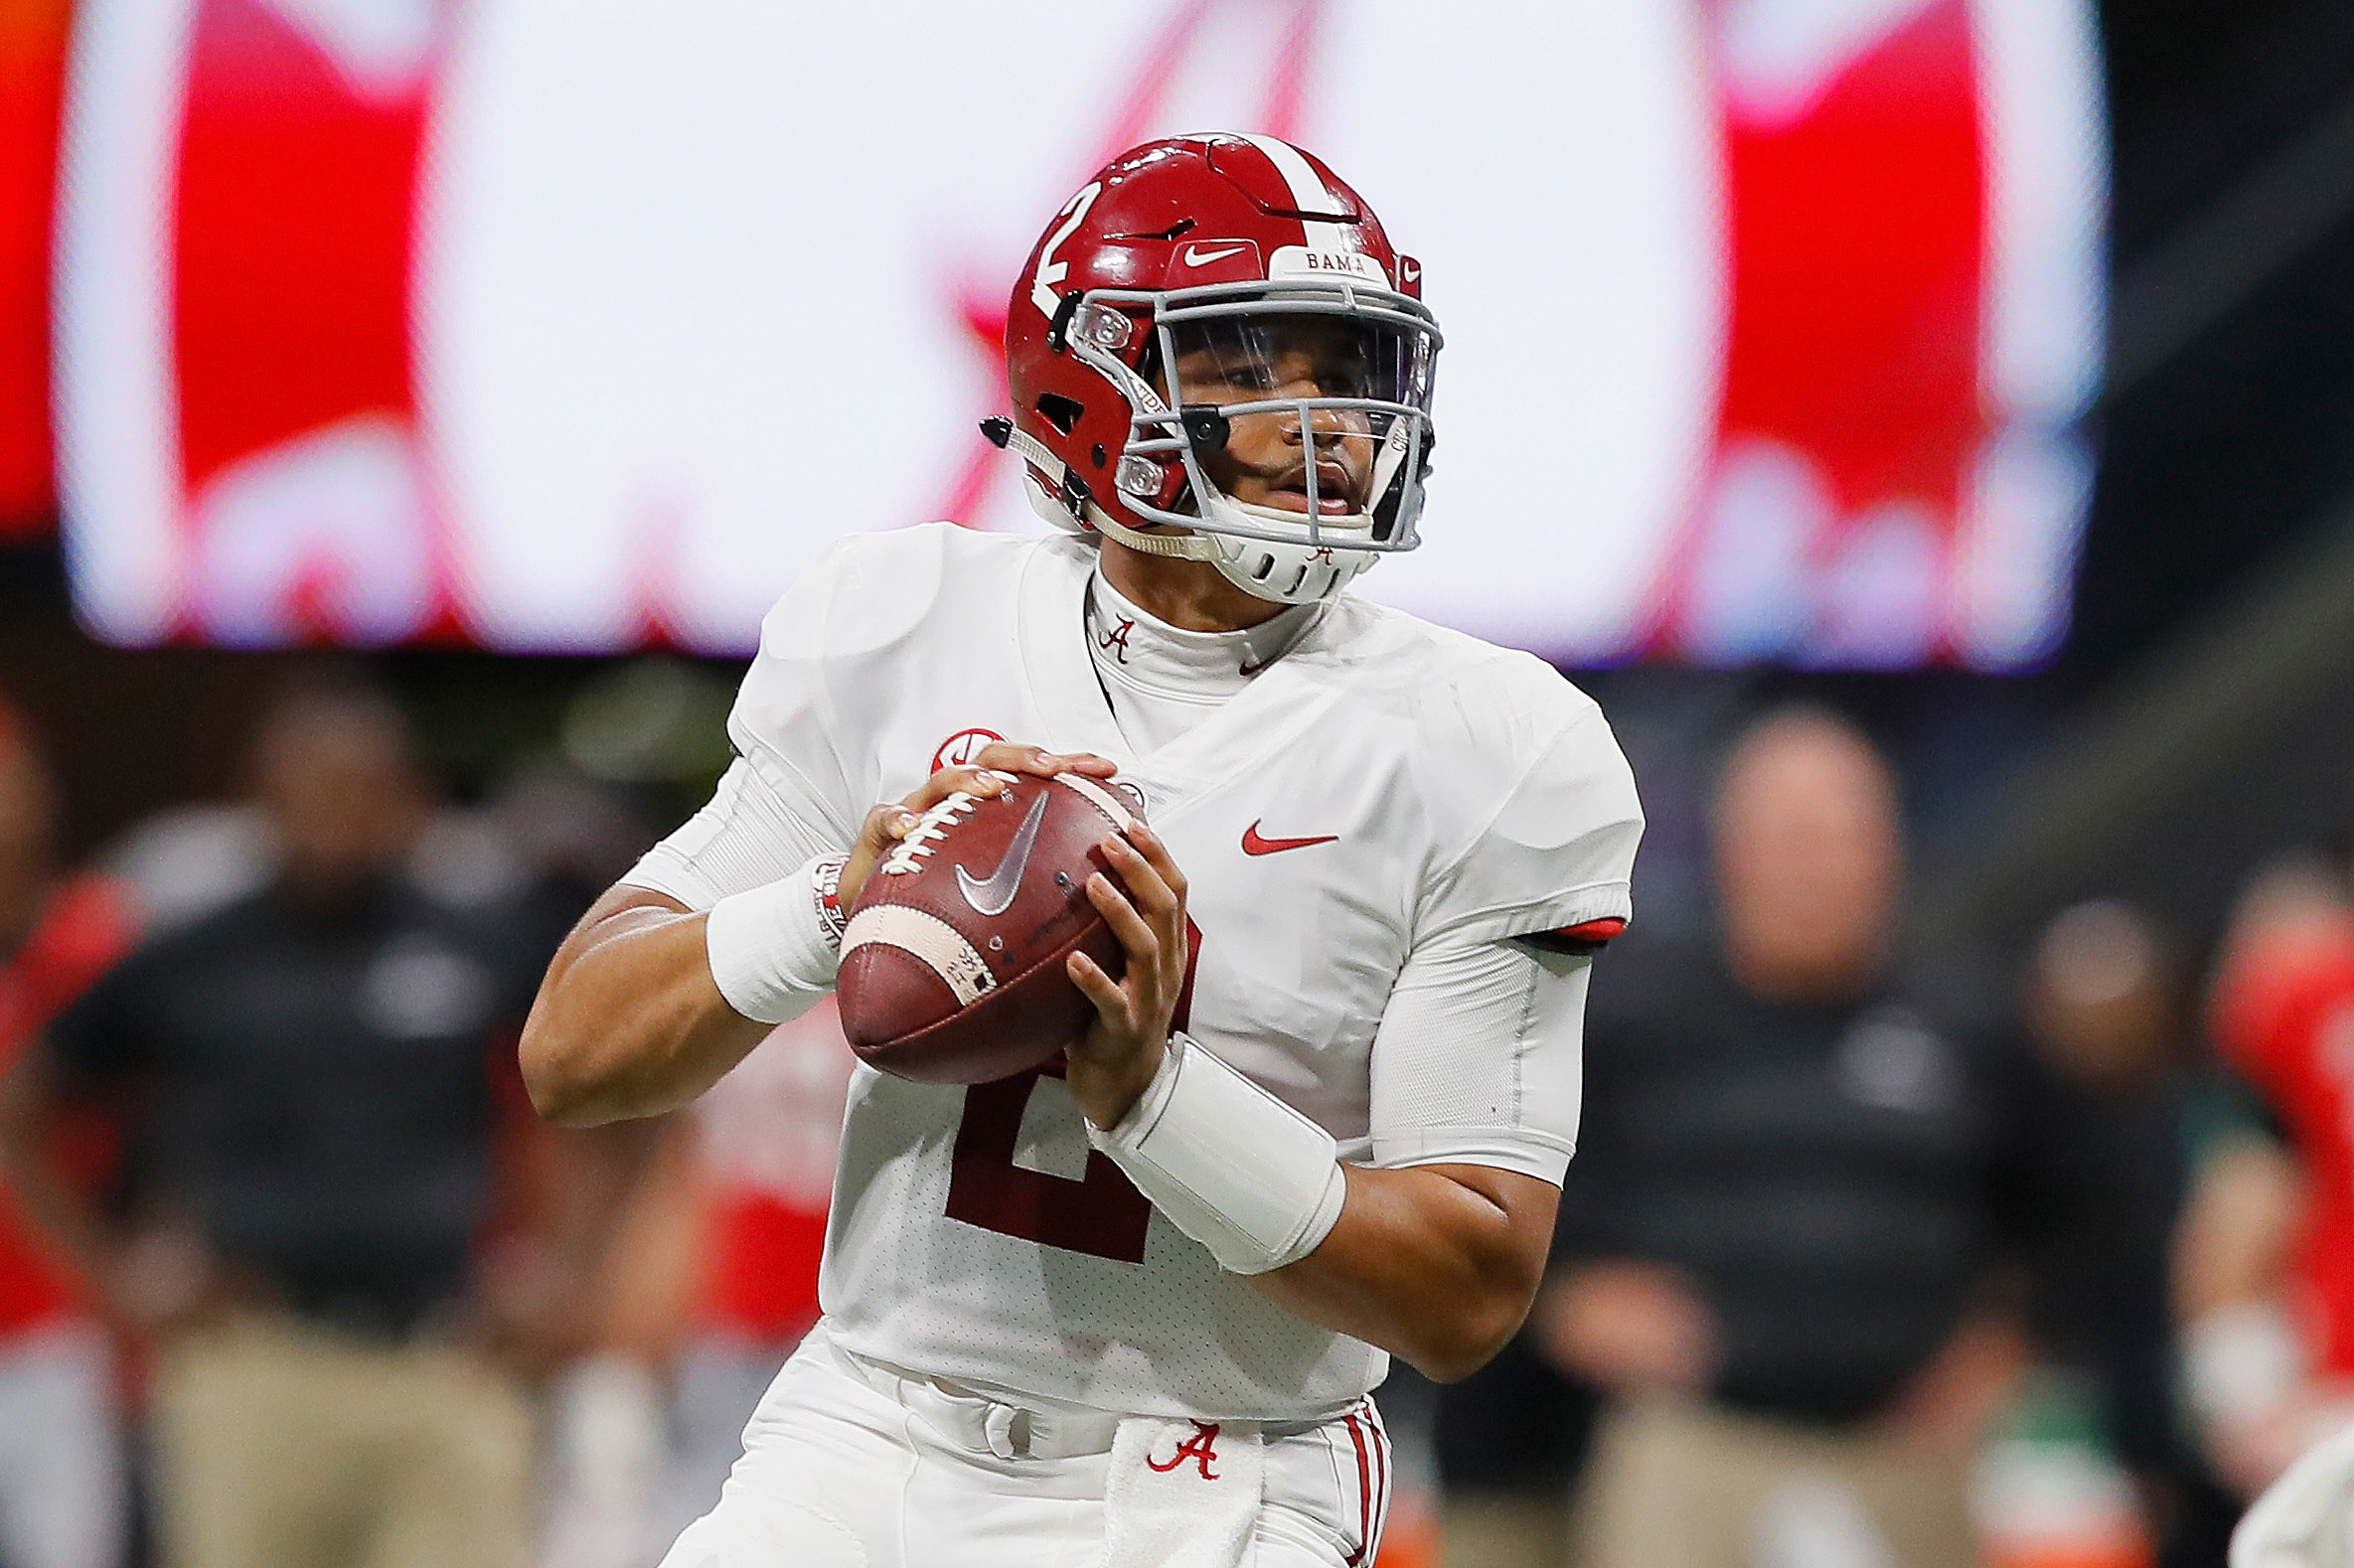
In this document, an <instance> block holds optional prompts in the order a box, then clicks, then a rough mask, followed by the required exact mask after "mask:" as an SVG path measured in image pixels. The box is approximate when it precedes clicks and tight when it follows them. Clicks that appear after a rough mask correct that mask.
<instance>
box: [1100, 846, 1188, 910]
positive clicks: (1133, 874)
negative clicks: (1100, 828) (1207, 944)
mask: <svg viewBox="0 0 2354 1568" xmlns="http://www.w3.org/2000/svg"><path fill="white" fill-rule="evenodd" d="M1103 853H1104V859H1105V860H1107V861H1110V862H1112V869H1114V870H1116V871H1118V872H1119V873H1120V880H1121V881H1122V882H1124V883H1126V884H1127V887H1128V896H1129V897H1131V898H1133V899H1135V900H1136V906H1137V907H1138V908H1139V909H1142V910H1143V911H1144V912H1145V913H1147V914H1149V915H1151V916H1153V917H1154V918H1155V919H1162V918H1164V917H1166V916H1167V915H1169V914H1170V913H1171V912H1172V911H1174V910H1177V909H1181V908H1183V907H1184V900H1183V899H1182V898H1180V897H1178V896H1177V891H1176V890H1175V889H1174V888H1172V887H1171V886H1170V885H1169V882H1168V880H1167V879H1166V878H1165V877H1163V876H1162V874H1161V870H1160V867H1158V866H1156V865H1155V864H1154V863H1153V862H1151V861H1150V860H1148V859H1147V858H1146V857H1145V855H1144V853H1143V852H1142V851H1140V850H1139V849H1138V848H1137V847H1136V846H1135V845H1133V844H1130V843H1129V842H1128V841H1127V840H1126V839H1125V838H1123V837H1121V836H1120V835H1119V834H1116V833H1115V834H1112V835H1111V836H1109V837H1108V838H1106V839H1105V840H1104V841H1103Z"/></svg>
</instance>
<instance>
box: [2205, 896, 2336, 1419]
mask: <svg viewBox="0 0 2354 1568" xmlns="http://www.w3.org/2000/svg"><path fill="white" fill-rule="evenodd" d="M2213 1023H2214V1028H2215V1036H2216V1040H2217V1043H2218V1044H2220V1045H2221V1046H2222V1048H2223V1052H2224V1055H2225V1057H2226V1059H2227V1060H2229V1061H2230V1062H2231V1064H2232V1065H2233V1066H2234V1067H2235V1068H2237V1069H2238V1070H2239V1071H2240V1073H2241V1074H2242V1075H2243V1076H2245V1077H2246V1078H2247V1079H2248V1081H2249V1082H2250V1083H2251V1084H2253V1085H2254V1086H2255V1087H2256V1089H2257V1091H2258V1092H2259V1093H2260V1094H2262V1095H2263V1096H2264V1097H2265V1100H2266V1102H2267V1103H2268V1104H2269V1105H2270V1106H2271V1107H2272V1109H2273V1113H2274V1114H2275V1115H2276V1116H2277V1117H2278V1118H2279V1119H2280V1122H2281V1125H2282V1126H2283V1128H2284V1129H2285V1130H2286V1132H2287V1134H2288V1137H2289V1140H2290V1142H2291V1143H2292V1144H2293V1145H2294V1146H2295V1152H2296V1154H2297V1156H2298V1157H2299V1159H2300V1160H2301V1161H2302V1162H2303V1164H2304V1166H2305V1170H2306V1175H2307V1176H2308V1177H2309V1179H2308V1181H2307V1183H2306V1185H2307V1189H2308V1193H2309V1196H2308V1198H2307V1207H2306V1215H2305V1224H2304V1230H2303V1234H2302V1235H2301V1236H2300V1237H2299V1238H2298V1241H2297V1250H2296V1254H2295V1260H2294V1264H2293V1267H2294V1269H2295V1272H2296V1277H2297V1280H2298V1282H2299V1283H2300V1284H2301V1285H2302V1286H2303V1287H2304V1289H2305V1291H2306V1293H2307V1296H2308V1305H2309V1306H2310V1308H2311V1310H2312V1313H2313V1315H2314V1319H2315V1322H2314V1327H2315V1329H2316V1330H2317V1331H2318V1333H2317V1335H2316V1342H2315V1344H2314V1345H2313V1350H2314V1354H2315V1357H2316V1360H2317V1362H2318V1363H2319V1368H2320V1369H2321V1370H2323V1371H2326V1372H2330V1373H2333V1374H2336V1375H2339V1376H2354V914H2347V913H2337V912H2331V913H2319V912H2315V913H2311V914H2307V915H2302V916H2300V917H2298V918H2296V919H2293V920H2279V921H2274V922H2270V923H2268V924H2266V925H2263V926H2260V927H2259V928H2258V929H2257V930H2256V931H2254V932H2253V933H2251V934H2250V935H2249V936H2247V937H2246V938H2243V939H2242V940H2240V941H2238V942H2235V943H2234V944H2233V945H2232V947H2231V949H2230V951H2229V952H2228V953H2227V954H2226V956H2225V960H2224V965H2223V969H2222V972H2221V973H2220V974H2219V975H2218V976H2217V978H2216V984H2215V994H2214V999H2213Z"/></svg>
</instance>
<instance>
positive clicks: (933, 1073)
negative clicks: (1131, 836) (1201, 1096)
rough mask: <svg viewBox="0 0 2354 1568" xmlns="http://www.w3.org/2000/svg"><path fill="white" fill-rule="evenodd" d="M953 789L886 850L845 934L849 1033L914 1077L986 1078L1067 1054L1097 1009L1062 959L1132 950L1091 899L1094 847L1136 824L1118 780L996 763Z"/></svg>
mask: <svg viewBox="0 0 2354 1568" xmlns="http://www.w3.org/2000/svg"><path fill="white" fill-rule="evenodd" d="M1000 776H1001V777H1005V778H1009V779H1011V780H1012V785H1011V787H1010V788H1009V789H1008V790H1007V791H1006V792H1005V793H1004V794H1003V795H999V796H997V797H995V798H994V799H983V798H979V797H976V796H972V795H967V794H963V793H961V792H960V793H958V794H955V795H951V796H950V797H948V799H947V800H945V801H942V802H941V803H940V804H939V805H938V806H936V807H934V808H933V809H932V810H930V811H928V812H926V813H924V814H923V816H922V818H921V819H920V820H919V822H918V824H917V826H916V827H915V828H914V829H913V830H912V831H911V832H910V833H909V834H908V836H907V837H906V838H905V839H902V840H901V841H900V842H899V844H898V846H897V848H895V849H894V850H892V852H891V853H890V854H889V855H888V856H886V857H884V858H883V860H882V861H881V862H879V863H878V864H877V865H876V866H875V868H874V870H873V873H872V874H871V875H869V876H868V877H867V878H866V885H865V886H864V887H863V889H862V890H861V891H860V893H859V899H858V902H857V903H856V904H854V905H853V906H852V908H851V915H850V923H849V926H848V928H847V929H846V930H845V931H844V932H843V937H842V975H841V980H840V996H841V1003H842V1027H843V1032H844V1033H845V1034H847V1035H849V1036H850V1042H851V1047H852V1048H853V1049H854V1050H856V1051H857V1052H858V1053H859V1056H860V1058H861V1059H862V1060H864V1061H866V1062H869V1063H871V1064H872V1065H874V1066H875V1067H878V1068H880V1069H881V1070H882V1071H884V1072H889V1073H896V1074H897V1075H898V1076H900V1077H902V1078H913V1079H915V1080H916V1081H917V1082H919V1083H968V1084H969V1083H990V1082H994V1081H995V1080H997V1079H999V1078H1004V1077H1009V1076H1011V1075H1012V1074H1014V1073H1018V1072H1021V1071H1023V1070H1025V1069H1027V1068H1030V1067H1035V1066H1037V1065H1039V1064H1040V1063H1042V1062H1045V1061H1048V1060H1050V1059H1051V1058H1053V1057H1055V1056H1057V1055H1059V1054H1060V1053H1061V1051H1062V1048H1063V1046H1065V1045H1066V1044H1068V1043H1069V1042H1070V1041H1072V1040H1074V1039H1077V1038H1078V1037H1079V1036H1080V1034H1082V1033H1084V1032H1085V1031H1086V1028H1087V1024H1088V1020H1089V1019H1092V1018H1093V1017H1094V1011H1095V1010H1094V1007H1093V1005H1092V1004H1090V1003H1089V1002H1088V1000H1087V998H1086V997H1085V995H1084V994H1082V993H1081V992H1080V990H1079V988H1078V987H1076V986H1074V985H1072V984H1071V980H1070V976H1069V975H1068V974H1066V973H1065V972H1064V970H1063V960H1064V959H1065V958H1066V957H1067V956H1068V955H1069V954H1070V953H1071V952H1072V951H1073V950H1077V951H1081V952H1084V953H1086V954H1087V955H1088V956H1090V957H1091V958H1093V959H1094V960H1095V961H1096V962H1097V963H1098V964H1101V965H1102V966H1103V967H1104V970H1105V972H1106V973H1107V974H1109V975H1111V976H1113V977H1114V978H1115V979H1117V978H1118V977H1119V976H1120V974H1121V973H1122V972H1123V971H1124V970H1125V968H1126V967H1127V966H1126V955H1125V952H1124V950H1123V949H1122V948H1121V946H1120V942H1119V939H1118V938H1117V937H1115V936H1114V935H1113V934H1112V931H1111V928H1110V927H1109V926H1107V925H1106V924H1105V923H1104V919H1103V916H1102V915H1100V914H1098V913H1097V912H1096V908H1095V905H1094V904H1093V903H1092V902H1090V901H1089V900H1088V897H1087V878H1088V876H1089V875H1090V874H1091V873H1093V872H1095V871H1100V870H1108V869H1110V867H1109V864H1108V863H1107V862H1106V861H1105V860H1104V856H1103V852H1102V849H1101V848H1100V846H1101V845H1102V843H1103V840H1104V837H1105V835H1107V834H1108V833H1111V832H1112V831H1113V830H1115V829H1116V830H1118V831H1120V832H1122V833H1125V832H1127V831H1128V830H1129V829H1130V828H1131V827H1133V826H1135V824H1136V823H1137V821H1138V820H1139V819H1138V816H1137V814H1136V810H1135V806H1134V803H1133V801H1132V800H1131V799H1130V798H1129V797H1128V795H1127V794H1125V793H1124V792H1123V791H1122V790H1121V788H1120V787H1119V786H1118V785H1115V784H1107V783H1102V782H1099V781H1098V780H1095V779H1091V778H1088V777H1085V776H1084V775H1081V774H1075V773H1062V774H1057V775H1055V776H1054V777H1053V778H1051V779H1042V778H1037V777H1033V776H1031V775H1029V774H1002V775H1000Z"/></svg>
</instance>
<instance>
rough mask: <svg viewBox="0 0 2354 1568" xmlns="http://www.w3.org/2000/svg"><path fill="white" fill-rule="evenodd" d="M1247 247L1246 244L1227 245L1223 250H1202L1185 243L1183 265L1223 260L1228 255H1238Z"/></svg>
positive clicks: (1201, 264) (1204, 264)
mask: <svg viewBox="0 0 2354 1568" xmlns="http://www.w3.org/2000/svg"><path fill="white" fill-rule="evenodd" d="M1249 248H1250V246H1248V245H1228V246H1226V248H1225V249H1223V250H1203V249H1199V248H1197V247H1196V246H1193V245H1187V246H1185V265H1187V266H1207V265H1209V264H1210V263H1211V262H1212V261H1223V260H1225V259H1226V258H1227V257H1228V256H1234V255H1240V254H1242V252H1243V251H1245V250H1248V249H1249Z"/></svg>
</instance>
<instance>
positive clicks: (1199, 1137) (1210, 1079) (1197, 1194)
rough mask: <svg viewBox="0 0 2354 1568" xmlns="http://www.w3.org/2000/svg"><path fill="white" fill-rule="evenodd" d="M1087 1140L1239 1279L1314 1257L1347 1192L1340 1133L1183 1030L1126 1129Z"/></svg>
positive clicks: (1092, 1134)
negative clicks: (1340, 1162) (1337, 1137)
mask: <svg viewBox="0 0 2354 1568" xmlns="http://www.w3.org/2000/svg"><path fill="white" fill-rule="evenodd" d="M1087 1140H1088V1142H1089V1143H1091V1144H1093V1145H1094V1146H1095V1147H1096V1148H1097V1149H1100V1150H1102V1151H1103V1152H1104V1153H1105V1154H1106V1155H1108V1156H1109V1157H1110V1158H1111V1160H1112V1163H1113V1164H1114V1165H1117V1166H1118V1167H1119V1168H1120V1169H1121V1170H1122V1171H1124V1172H1126V1173H1127V1174H1128V1179H1129V1180H1131V1181H1133V1182H1135V1183H1136V1187H1137V1190H1138V1191H1140V1192H1142V1193H1144V1195H1145V1196H1146V1197H1148V1198H1151V1199H1152V1200H1153V1204H1154V1206H1155V1207H1157V1208H1159V1209H1160V1210H1161V1212H1162V1213H1164V1214H1167V1215H1168V1216H1169V1218H1170V1220H1171V1222H1172V1223H1174V1224H1175V1225H1176V1226H1177V1229H1179V1230H1181V1231H1183V1232H1184V1233H1185V1234H1186V1235H1188V1236H1191V1237H1192V1238H1193V1239H1194V1240H1195V1241H1198V1242H1200V1243H1201V1244H1202V1245H1203V1246H1205V1247H1207V1248H1209V1250H1210V1255H1211V1256H1212V1257H1214V1258H1216V1259H1217V1260H1218V1262H1219V1263H1220V1264H1221V1265H1222V1266H1224V1267H1225V1268H1227V1269H1230V1270H1232V1271H1233V1272H1234V1273H1236V1274H1264V1273H1266V1272H1267V1271H1268V1270H1270V1269H1280V1268H1282V1267H1283V1266H1284V1265H1285V1264H1287V1263H1297V1262H1299V1261H1300V1260H1301V1259H1302V1258H1305V1257H1306V1256H1308V1254H1310V1253H1311V1252H1314V1251H1315V1250H1316V1249H1317V1247H1318V1246H1319V1245H1321V1244H1322V1243H1323V1241H1324V1239H1325V1237H1326V1236H1327V1235H1329V1234H1331V1233H1332V1229H1333V1226H1334V1224H1335V1223H1337V1222H1338V1221H1339V1218H1340V1205H1341V1203H1342V1201H1343V1200H1344V1199H1345V1198H1346V1196H1347V1192H1348V1183H1347V1178H1346V1177H1344V1176H1342V1175H1341V1174H1340V1167H1339V1165H1338V1164H1337V1163H1336V1162H1337V1161H1338V1159H1339V1154H1340V1146H1339V1145H1338V1144H1337V1143H1335V1142H1334V1139H1333V1135H1332V1134H1331V1133H1328V1132H1326V1131H1325V1130H1324V1129H1323V1128H1321V1127H1319V1126H1317V1125H1316V1123H1314V1122H1312V1121H1310V1120H1309V1119H1308V1118H1307V1117H1305V1116H1302V1115H1301V1114H1300V1113H1299V1112H1298V1111H1295V1110H1293V1109H1292V1108H1291V1107H1290V1106H1288V1105H1286V1104H1284V1103H1283V1101H1281V1100H1279V1099H1277V1098H1276V1097H1275V1096H1274V1095H1272V1094H1269V1093H1268V1092H1267V1091H1266V1090H1264V1089H1262V1088H1260V1087H1259V1086H1258V1085H1257V1084H1255V1083H1253V1082H1251V1081H1250V1080H1249V1079H1248V1078H1245V1077H1244V1076H1243V1075H1242V1074H1241V1073H1238V1072H1236V1071H1235V1070H1234V1069H1233V1068H1231V1067H1229V1066H1227V1065H1226V1064H1225V1063H1224V1062H1222V1061H1220V1060H1218V1058H1217V1057H1215V1056H1213V1055H1211V1054H1210V1053H1209V1052H1208V1051H1207V1050H1204V1049H1203V1048H1202V1047H1201V1046H1200V1045H1199V1044H1197V1043H1195V1042H1194V1041H1192V1040H1190V1039H1188V1038H1186V1037H1185V1036H1184V1035H1182V1034H1172V1035H1171V1036H1170V1037H1169V1049H1168V1052H1167V1054H1165V1055H1164V1056H1163V1057H1162V1059H1161V1068H1160V1070H1159V1071H1158V1072H1156V1073H1154V1075H1153V1081H1152V1083H1151V1084H1149V1085H1147V1087H1146V1089H1145V1092H1144V1094H1143V1095H1141V1096H1140V1097H1139V1098H1138V1100H1137V1102H1136V1105H1135V1106H1134V1108H1132V1109H1131V1110H1130V1111H1129V1113H1128V1114H1127V1115H1126V1116H1124V1117H1122V1118H1121V1119H1120V1125H1119V1126H1117V1127H1114V1128H1112V1129H1110V1130H1108V1131H1107V1130H1105V1129H1103V1128H1099V1127H1096V1126H1094V1125H1093V1124H1092V1123H1091V1124H1089V1126H1088V1128H1087Z"/></svg>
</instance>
